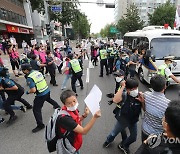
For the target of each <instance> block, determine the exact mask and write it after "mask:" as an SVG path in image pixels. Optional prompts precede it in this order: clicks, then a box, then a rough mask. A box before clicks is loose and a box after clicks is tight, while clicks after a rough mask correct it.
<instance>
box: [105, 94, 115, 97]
mask: <svg viewBox="0 0 180 154" xmlns="http://www.w3.org/2000/svg"><path fill="white" fill-rule="evenodd" d="M106 96H107V97H108V98H113V97H114V94H113V93H109V94H106Z"/></svg>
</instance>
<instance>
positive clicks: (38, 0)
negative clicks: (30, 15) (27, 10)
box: [30, 0, 44, 12]
mask: <svg viewBox="0 0 180 154" xmlns="http://www.w3.org/2000/svg"><path fill="white" fill-rule="evenodd" d="M30 2H31V7H32V10H33V11H34V10H37V11H38V12H41V11H44V2H43V0H30Z"/></svg>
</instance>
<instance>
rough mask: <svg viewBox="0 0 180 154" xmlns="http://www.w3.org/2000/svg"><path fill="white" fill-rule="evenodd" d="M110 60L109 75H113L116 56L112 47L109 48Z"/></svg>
mask: <svg viewBox="0 0 180 154" xmlns="http://www.w3.org/2000/svg"><path fill="white" fill-rule="evenodd" d="M108 53H109V58H108V66H109V73H110V74H112V72H113V64H114V56H115V52H114V49H113V48H112V47H110V48H108Z"/></svg>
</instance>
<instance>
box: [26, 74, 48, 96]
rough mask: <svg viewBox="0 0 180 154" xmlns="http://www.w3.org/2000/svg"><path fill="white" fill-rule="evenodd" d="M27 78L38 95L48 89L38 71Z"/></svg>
mask: <svg viewBox="0 0 180 154" xmlns="http://www.w3.org/2000/svg"><path fill="white" fill-rule="evenodd" d="M28 77H29V78H31V79H32V80H33V81H34V83H35V85H36V90H37V92H38V93H42V92H44V91H45V90H46V89H48V85H47V83H46V80H45V79H44V76H43V75H42V73H40V72H38V71H33V72H32V73H30V74H29V75H28Z"/></svg>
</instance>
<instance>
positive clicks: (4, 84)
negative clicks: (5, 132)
mask: <svg viewBox="0 0 180 154" xmlns="http://www.w3.org/2000/svg"><path fill="white" fill-rule="evenodd" d="M0 90H2V91H4V92H5V93H7V95H8V97H7V99H6V100H5V101H4V103H3V107H4V109H5V111H6V112H7V113H9V115H10V118H9V121H8V122H7V123H8V124H11V123H12V122H14V121H15V120H16V119H17V116H16V115H15V113H14V111H13V110H12V108H11V105H14V103H15V101H19V102H21V103H23V104H24V105H25V106H26V108H27V109H32V106H31V105H30V104H29V103H28V102H27V101H26V100H25V99H23V98H22V95H23V94H24V88H23V87H21V85H19V84H18V83H16V82H15V81H13V80H11V79H9V78H5V77H1V78H0Z"/></svg>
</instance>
